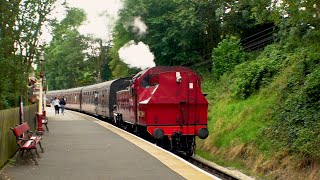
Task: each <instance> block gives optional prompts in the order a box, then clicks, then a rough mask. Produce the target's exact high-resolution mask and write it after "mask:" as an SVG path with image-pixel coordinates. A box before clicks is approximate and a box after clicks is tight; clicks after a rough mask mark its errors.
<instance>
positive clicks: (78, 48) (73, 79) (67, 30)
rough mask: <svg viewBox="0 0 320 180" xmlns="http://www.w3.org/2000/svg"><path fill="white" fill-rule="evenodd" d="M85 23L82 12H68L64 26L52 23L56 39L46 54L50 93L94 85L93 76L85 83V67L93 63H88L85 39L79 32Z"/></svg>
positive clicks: (54, 38)
mask: <svg viewBox="0 0 320 180" xmlns="http://www.w3.org/2000/svg"><path fill="white" fill-rule="evenodd" d="M85 19H86V14H85V12H84V11H83V10H82V9H78V8H67V15H66V17H65V18H64V19H63V20H62V21H61V22H57V20H53V21H52V22H51V26H52V28H53V30H52V33H53V39H52V41H51V42H50V45H49V46H48V47H46V51H45V52H46V54H45V57H46V59H47V62H46V64H45V68H46V69H47V71H48V73H47V74H46V77H47V81H48V84H49V88H50V89H65V88H72V87H77V86H81V85H84V84H86V83H88V81H89V82H91V81H92V78H90V77H91V75H89V79H87V80H86V78H87V76H88V75H87V74H86V73H85V72H88V71H87V66H86V65H87V64H90V62H88V61H85V53H84V51H85V50H86V48H87V44H86V41H85V37H84V36H82V35H80V33H79V32H78V30H77V28H78V27H79V26H80V25H81V24H82V22H83V21H85ZM89 72H90V71H89Z"/></svg>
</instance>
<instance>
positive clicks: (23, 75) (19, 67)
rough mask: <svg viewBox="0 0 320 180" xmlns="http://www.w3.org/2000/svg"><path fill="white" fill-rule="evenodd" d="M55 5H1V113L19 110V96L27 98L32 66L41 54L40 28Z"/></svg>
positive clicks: (51, 2)
mask: <svg viewBox="0 0 320 180" xmlns="http://www.w3.org/2000/svg"><path fill="white" fill-rule="evenodd" d="M55 2H56V0H48V1H36V0H24V1H3V0H2V1H0V7H1V8H0V110H1V109H4V108H10V107H16V106H18V105H19V104H20V103H19V96H24V97H26V96H27V79H28V76H29V73H30V72H31V71H32V67H31V64H32V63H35V62H36V60H37V59H38V58H39V53H40V51H41V45H40V44H39V36H40V35H41V32H42V31H41V27H42V25H43V24H44V23H45V22H46V21H47V19H46V18H47V15H48V14H49V13H50V12H51V10H52V7H53V5H54V3H55ZM23 99H27V98H23ZM27 103H28V102H25V104H27Z"/></svg>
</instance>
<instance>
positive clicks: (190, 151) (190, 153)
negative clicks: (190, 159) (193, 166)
mask: <svg viewBox="0 0 320 180" xmlns="http://www.w3.org/2000/svg"><path fill="white" fill-rule="evenodd" d="M193 153H194V150H193V148H192V149H189V150H187V152H186V155H187V156H192V155H193Z"/></svg>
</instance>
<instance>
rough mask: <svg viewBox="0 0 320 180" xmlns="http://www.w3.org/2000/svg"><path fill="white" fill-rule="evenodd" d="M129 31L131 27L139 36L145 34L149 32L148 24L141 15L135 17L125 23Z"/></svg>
mask: <svg viewBox="0 0 320 180" xmlns="http://www.w3.org/2000/svg"><path fill="white" fill-rule="evenodd" d="M123 26H124V27H125V28H126V30H127V31H129V29H130V28H132V29H130V30H131V31H132V32H133V33H136V34H137V35H139V36H142V35H144V34H145V33H146V32H147V29H148V27H147V25H146V24H145V23H144V22H143V21H142V20H141V17H140V16H139V17H134V19H133V21H132V22H129V23H125V24H124V25H123Z"/></svg>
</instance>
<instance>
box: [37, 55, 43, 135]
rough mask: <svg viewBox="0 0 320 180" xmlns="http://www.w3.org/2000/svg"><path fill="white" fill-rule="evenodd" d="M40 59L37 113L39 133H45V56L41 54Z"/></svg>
mask: <svg viewBox="0 0 320 180" xmlns="http://www.w3.org/2000/svg"><path fill="white" fill-rule="evenodd" d="M39 61H40V80H39V84H40V89H39V104H38V113H37V117H38V134H43V128H42V119H43V109H42V101H43V95H42V90H43V87H42V83H43V72H42V61H43V56H42V55H40V58H39Z"/></svg>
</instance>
